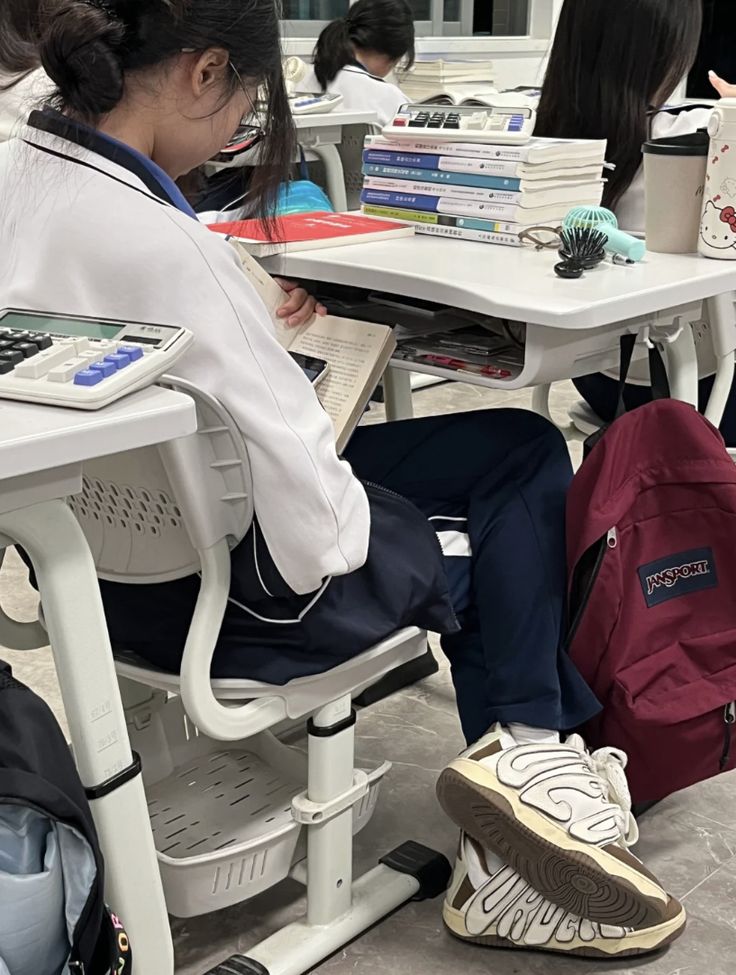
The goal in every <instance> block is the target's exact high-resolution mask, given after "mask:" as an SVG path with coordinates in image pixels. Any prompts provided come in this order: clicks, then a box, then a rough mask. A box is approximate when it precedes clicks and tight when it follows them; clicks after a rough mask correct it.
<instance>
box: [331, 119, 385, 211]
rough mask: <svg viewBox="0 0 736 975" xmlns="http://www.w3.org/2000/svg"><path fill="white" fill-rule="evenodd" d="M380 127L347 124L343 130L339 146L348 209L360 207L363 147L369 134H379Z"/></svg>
mask: <svg viewBox="0 0 736 975" xmlns="http://www.w3.org/2000/svg"><path fill="white" fill-rule="evenodd" d="M380 131H381V130H380V129H379V128H377V127H376V126H375V125H346V126H345V127H344V129H343V130H342V142H341V143H340V145H339V146H338V147H337V149H338V152H339V153H340V159H341V160H342V168H343V169H344V170H345V192H346V193H347V198H348V210H359V209H360V194H361V191H362V189H363V149H364V146H365V137H366V136H367V135H377V134H379V133H380Z"/></svg>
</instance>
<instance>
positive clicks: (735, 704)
mask: <svg viewBox="0 0 736 975" xmlns="http://www.w3.org/2000/svg"><path fill="white" fill-rule="evenodd" d="M723 721H724V723H725V729H724V734H723V754H722V755H721V764H720V770H721V772H723V771H724V769H725V768H726V766H727V765H728V760H729V758H730V756H731V742H732V741H733V726H734V724H736V701H731V702H730V704H727V705H726V706H725V708H724V709H723Z"/></svg>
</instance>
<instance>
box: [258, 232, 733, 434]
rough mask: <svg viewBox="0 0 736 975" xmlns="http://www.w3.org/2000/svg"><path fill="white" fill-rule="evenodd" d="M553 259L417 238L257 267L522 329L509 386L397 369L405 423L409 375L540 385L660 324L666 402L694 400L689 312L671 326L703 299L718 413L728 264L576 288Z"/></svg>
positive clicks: (613, 355)
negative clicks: (522, 344)
mask: <svg viewBox="0 0 736 975" xmlns="http://www.w3.org/2000/svg"><path fill="white" fill-rule="evenodd" d="M558 260H559V257H557V254H556V252H555V251H534V250H532V249H531V248H526V247H524V248H515V247H502V246H495V245H490V244H477V243H473V242H469V241H459V240H444V239H440V238H435V237H429V236H421V235H417V236H415V237H405V238H401V239H399V240H392V241H381V242H377V243H369V244H355V245H350V246H345V247H331V248H320V249H318V250H311V251H302V252H301V253H298V252H297V253H292V254H283V255H279V256H276V257H272V258H269V259H268V260H267V261H265V262H264V263H265V264H266V266H267V267H268V269H269V270H270V271H271V272H273V273H279V274H285V275H288V276H289V277H292V278H302V279H306V280H315V281H324V282H330V283H335V284H341V285H352V286H355V287H361V288H367V289H371V290H377V291H384V292H390V293H393V294H396V295H403V296H406V297H411V298H422V299H425V300H428V301H435V302H438V303H440V304H443V305H452V306H455V307H457V308H460V309H465V310H468V311H473V312H479V313H481V314H484V315H492V316H497V317H499V318H505V319H510V320H513V321H519V322H526V323H528V324H527V339H526V352H525V362H524V367H523V369H522V370H521V371H520V372H518V374H517V375H514V376H513V377H512V378H511V379H510V380H497V379H487V378H484V377H479V376H473V375H469V374H465V373H457V372H452V371H447V370H443V369H439V368H436V367H433V366H417V365H415V364H410V363H399V362H394V366H395V368H393V369H392V370H390V372H391V374H392V375H391V376H390V377H387V378H388V379H389V382H388V389H387V395H390V398H391V403H390V406H391V417H392V418H393V419H396V418H400V417H405V416H410V415H411V394H410V389H409V383H408V372H407V370H411V371H423V372H428V373H432V374H434V375H438V376H443V377H444V378H447V379H454V380H457V381H461V382H469V383H473V384H475V385H481V386H490V387H493V388H497V389H519V388H522V387H528V386H542V385H543V384H547V383H551V382H554V381H557V380H561V379H572V378H574V377H576V376H581V375H585V374H587V373H590V372H596V371H598V370H600V369H610V368H615V367H616V366H617V365H618V362H619V337H620V336H621V335H622V334H625V333H626V332H628V331H640V330H641V329H642V328H643V327H645V326H646V325H647V324H648V323H653V324H657V323H661V325H662V328H663V329H664V331H665V332H667V333H669V337H670V338H671V339H673V341H672V343H671V344H670V345H669V346H668V365H669V369H670V378H671V381H672V386H673V393H674V395H676V396H677V397H678V398H680V399H684V400H687V401H688V402H693V403H695V402H697V363H696V357H695V348H694V343H693V337H692V331H691V329H690V328H689V327H688V326H687V321H688V319H687V310H688V309H687V308H686V312H685V316H684V318H683V324H684V325H685V327H684V328H682V330H679V327H677V326H673V325H672V320H673V314H674V315H678V314H681V313H683V312H682V306H691V308H690V309H689V311H692V312H693V315H696V314H697V305H698V303H700V302H702V301H703V300H707V302H708V304H707V308H708V316H709V318H710V322H711V328H712V330H713V334H714V344H715V345H716V354H717V356H718V357H719V360H720V362H721V369H720V372H719V382H718V383H717V392H718V395H717V396H716V397H714V409H715V407H720V408H721V409H722V405H723V403H725V400H724V399H723V397H724V391H725V395H727V392H728V389H730V381H731V380H732V378H733V359H734V356H733V353H734V350H735V349H736V316H735V315H734V308H733V302H732V300H731V294H732V292H733V291H734V290H736V262H733V261H714V260H707V259H705V258H700V257H697V256H696V255H664V254H649V255H647V258H646V260H645V261H644V262H643V263H642V264H639V265H633V266H630V267H618V266H614V265H613V264H611V263H610V262H606V263H605V264H602V265H601V266H600V267H598V268H596V269H595V270H593V271H589V272H586V274H585V275H584V277H583V278H581V279H579V280H577V281H565V280H562V279H560V278H558V277H557V276H556V275H555V273H554V270H553V268H554V264H555V263H556V261H558ZM678 333H679V334H678ZM638 354H639V355H642V354H643V349H641V350H639V352H638ZM402 373H403V376H404V378H402ZM729 376H730V379H729ZM716 400H717V402H716ZM709 415H710V410H709Z"/></svg>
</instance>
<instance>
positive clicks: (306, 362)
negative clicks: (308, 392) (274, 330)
mask: <svg viewBox="0 0 736 975" xmlns="http://www.w3.org/2000/svg"><path fill="white" fill-rule="evenodd" d="M289 355H290V356H291V358H292V359H293V360H294V362H296V364H297V365H298V366H299V368H300V369H301V370H302V372H303V373H304V375H305V376H306V377H307V379H308V380H309V381H310V383H311V384H312V385H313V386H318V385H319V384H320V383H321V382H322V380H323V379H324V378H325V376H326V375H327V373H328V372H329V371H330V366H329V363H327V362H325V360H324V359H317V358H315V357H314V356H311V355H302V354H301V352H290V353H289Z"/></svg>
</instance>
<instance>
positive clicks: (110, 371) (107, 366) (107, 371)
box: [90, 359, 117, 379]
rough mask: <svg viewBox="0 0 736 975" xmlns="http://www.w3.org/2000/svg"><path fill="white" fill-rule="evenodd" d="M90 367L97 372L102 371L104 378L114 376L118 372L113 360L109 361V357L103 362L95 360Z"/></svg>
mask: <svg viewBox="0 0 736 975" xmlns="http://www.w3.org/2000/svg"><path fill="white" fill-rule="evenodd" d="M90 369H94V370H95V372H100V373H102V377H103V379H107V378H108V376H114V375H115V373H116V372H117V369H116V368H115V366H114V364H113V363H112V362H108V361H107V359H103V360H102V362H95V363H94V364H93V365H91V366H90Z"/></svg>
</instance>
